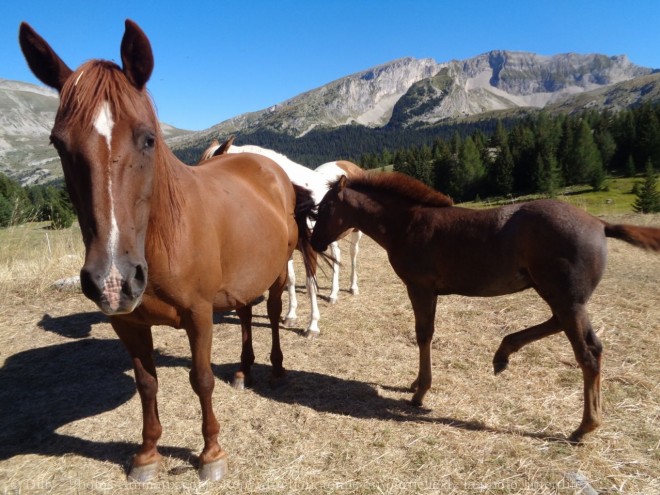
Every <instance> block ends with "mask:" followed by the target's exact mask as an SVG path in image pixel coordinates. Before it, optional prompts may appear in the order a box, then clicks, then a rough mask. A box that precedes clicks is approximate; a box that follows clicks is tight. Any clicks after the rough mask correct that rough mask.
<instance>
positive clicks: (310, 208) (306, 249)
mask: <svg viewBox="0 0 660 495" xmlns="http://www.w3.org/2000/svg"><path fill="white" fill-rule="evenodd" d="M293 189H294V190H295V192H296V209H295V211H294V216H295V219H296V224H297V225H298V246H297V248H298V250H299V251H300V253H301V254H302V257H303V262H304V264H305V272H306V274H307V276H308V277H312V278H313V279H314V283H316V255H317V253H316V251H314V248H312V242H311V241H312V227H311V225H310V223H311V222H314V221H316V204H315V203H314V198H313V197H312V192H311V191H310V190H309V189H305V188H304V187H302V186H299V185H297V184H293Z"/></svg>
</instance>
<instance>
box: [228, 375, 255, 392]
mask: <svg viewBox="0 0 660 495" xmlns="http://www.w3.org/2000/svg"><path fill="white" fill-rule="evenodd" d="M251 385H252V379H251V377H250V376H246V375H245V374H244V373H243V372H241V371H237V372H236V373H235V374H234V379H233V380H232V382H231V386H232V388H234V389H236V390H245V388H246V387H250V386H251Z"/></svg>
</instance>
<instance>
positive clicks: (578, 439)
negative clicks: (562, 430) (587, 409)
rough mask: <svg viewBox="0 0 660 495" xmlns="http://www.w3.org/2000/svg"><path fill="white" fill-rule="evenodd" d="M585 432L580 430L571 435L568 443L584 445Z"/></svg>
mask: <svg viewBox="0 0 660 495" xmlns="http://www.w3.org/2000/svg"><path fill="white" fill-rule="evenodd" d="M585 435H586V433H585V432H583V431H580V430H579V429H577V430H575V431H574V432H573V433H571V436H570V437H568V438H567V440H568V443H570V444H571V445H582V440H584V436H585Z"/></svg>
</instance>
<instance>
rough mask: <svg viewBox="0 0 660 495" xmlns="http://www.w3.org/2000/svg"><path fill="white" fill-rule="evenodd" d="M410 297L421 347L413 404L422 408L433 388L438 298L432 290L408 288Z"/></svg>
mask: <svg viewBox="0 0 660 495" xmlns="http://www.w3.org/2000/svg"><path fill="white" fill-rule="evenodd" d="M408 297H410V302H411V303H412V307H413V312H414V313H415V336H416V338H417V346H418V347H419V372H418V373H417V378H416V379H415V381H414V382H413V383H412V385H411V389H412V391H413V392H414V395H413V398H412V403H413V405H415V406H421V405H422V404H423V403H424V396H425V395H426V392H428V391H429V389H430V388H431V381H432V376H431V375H432V371H431V343H432V342H433V332H434V330H435V309H436V306H437V302H438V297H437V296H436V295H435V294H434V293H433V291H432V290H429V289H425V288H418V287H412V286H408Z"/></svg>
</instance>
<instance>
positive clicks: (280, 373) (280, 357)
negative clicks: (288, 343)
mask: <svg viewBox="0 0 660 495" xmlns="http://www.w3.org/2000/svg"><path fill="white" fill-rule="evenodd" d="M285 284H286V272H284V273H283V274H281V275H280V276H279V277H278V279H277V280H276V281H275V283H274V284H273V285H272V286H271V287H270V288H269V289H268V302H267V303H266V308H267V312H268V319H269V321H270V328H271V332H272V342H271V350H270V362H271V364H272V367H273V368H272V376H271V385H273V386H275V385H277V384H279V382H280V381H281V380H282V379H283V378H284V376H285V375H286V370H285V369H284V366H283V363H284V354H282V348H281V347H280V315H281V314H282V292H284V286H285Z"/></svg>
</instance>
